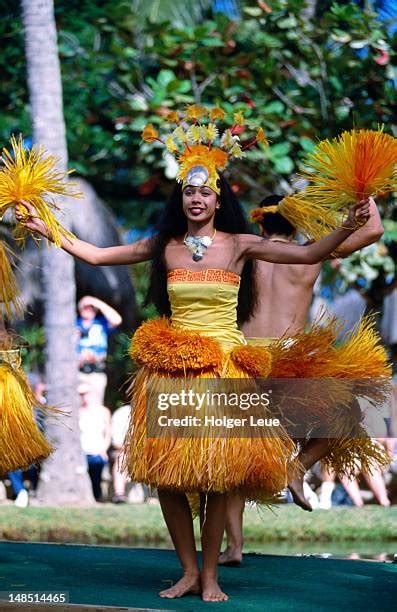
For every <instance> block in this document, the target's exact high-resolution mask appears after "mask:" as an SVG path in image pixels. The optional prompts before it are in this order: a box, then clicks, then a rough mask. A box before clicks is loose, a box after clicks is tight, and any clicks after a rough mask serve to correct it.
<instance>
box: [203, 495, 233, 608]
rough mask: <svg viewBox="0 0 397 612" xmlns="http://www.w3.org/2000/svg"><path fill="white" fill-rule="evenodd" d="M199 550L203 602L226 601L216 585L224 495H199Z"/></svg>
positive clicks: (223, 521) (222, 527)
mask: <svg viewBox="0 0 397 612" xmlns="http://www.w3.org/2000/svg"><path fill="white" fill-rule="evenodd" d="M200 503H201V514H202V517H203V522H202V528H201V548H202V556H203V569H202V571H201V588H202V595H201V597H202V599H203V601H226V600H227V599H228V596H227V595H226V594H225V593H223V592H222V591H221V589H220V587H219V584H218V559H219V553H220V551H221V546H222V538H223V532H224V530H225V524H226V494H216V493H208V494H206V495H201V499H200Z"/></svg>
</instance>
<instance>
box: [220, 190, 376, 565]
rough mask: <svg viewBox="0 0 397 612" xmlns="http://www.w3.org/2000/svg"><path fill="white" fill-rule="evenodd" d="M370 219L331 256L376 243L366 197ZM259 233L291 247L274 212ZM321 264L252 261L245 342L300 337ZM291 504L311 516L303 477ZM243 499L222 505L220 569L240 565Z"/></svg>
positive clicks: (315, 447)
mask: <svg viewBox="0 0 397 612" xmlns="http://www.w3.org/2000/svg"><path fill="white" fill-rule="evenodd" d="M282 199H283V198H282V196H278V195H272V196H269V197H267V198H265V199H264V200H263V201H262V202H261V204H260V206H261V207H267V206H275V205H277V204H278V203H279V202H280V201H281V200H282ZM272 210H273V209H272ZM370 213H371V216H370V219H369V220H368V221H367V223H366V224H365V225H364V226H363V227H362V228H360V229H359V230H357V231H356V232H355V233H354V234H352V235H351V236H349V238H348V239H347V240H345V242H343V243H342V244H341V245H340V246H339V247H338V250H337V252H336V253H335V256H336V257H347V256H348V255H351V253H353V252H354V251H358V250H359V249H361V248H363V247H364V246H367V245H369V244H372V243H373V242H376V241H377V240H379V239H380V238H381V236H382V235H383V226H382V222H381V219H380V216H379V212H378V209H377V207H376V204H375V201H374V200H373V199H372V198H370ZM259 225H260V229H261V234H262V235H263V236H264V237H266V238H268V239H269V240H271V241H272V242H291V241H292V240H293V239H294V237H295V234H296V229H295V228H294V226H293V225H291V223H290V222H289V221H288V220H287V219H286V218H285V217H283V216H282V215H281V214H280V213H279V212H277V211H275V212H266V213H265V214H264V215H263V218H262V220H261V221H260V222H259ZM321 267H322V263H321V262H320V263H318V264H313V265H307V264H293V265H292V264H275V263H269V262H266V261H258V262H257V278H258V287H260V294H259V302H258V307H257V309H256V311H255V313H254V315H253V316H252V318H251V319H250V320H249V321H248V322H247V323H245V324H244V325H243V326H242V331H243V332H244V335H245V336H246V338H280V337H281V336H283V335H284V334H285V333H286V332H288V336H290V337H293V336H294V335H295V334H297V333H299V332H301V331H302V330H303V329H304V327H305V325H306V322H307V318H308V313H309V308H310V305H311V301H312V296H313V287H314V284H315V282H316V280H317V278H318V276H319V274H320V272H321ZM328 445H329V442H328V440H327V439H323V440H322V439H319V438H313V439H312V440H309V442H308V443H307V444H306V445H305V446H304V448H303V449H302V450H301V452H300V454H299V458H300V461H301V463H302V464H303V466H304V467H305V469H306V470H308V469H309V468H310V467H311V466H312V465H313V464H314V463H316V461H318V460H319V459H320V458H321V457H323V456H324V455H325V454H326V452H327V449H328ZM289 489H290V491H291V493H292V496H293V499H294V501H295V503H297V504H298V505H299V506H301V507H302V508H303V509H304V510H309V511H311V510H312V508H311V506H310V504H309V503H308V502H307V501H306V499H305V496H304V492H303V478H297V479H296V480H294V481H292V482H290V483H289ZM244 505H245V500H244V499H243V498H241V497H240V496H238V495H229V496H228V501H227V514H226V533H227V547H226V550H225V551H224V552H223V553H222V554H221V555H220V557H219V564H220V565H225V564H227V565H238V564H239V563H241V560H242V549H243V513H244Z"/></svg>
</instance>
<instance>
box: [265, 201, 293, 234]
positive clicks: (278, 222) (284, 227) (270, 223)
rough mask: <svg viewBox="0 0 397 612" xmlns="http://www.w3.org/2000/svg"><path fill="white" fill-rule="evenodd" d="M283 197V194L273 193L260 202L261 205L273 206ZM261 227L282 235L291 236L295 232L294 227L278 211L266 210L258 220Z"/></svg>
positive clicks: (267, 232) (268, 232)
mask: <svg viewBox="0 0 397 612" xmlns="http://www.w3.org/2000/svg"><path fill="white" fill-rule="evenodd" d="M282 199H283V196H281V195H277V194H273V195H270V196H267V198H265V199H264V200H262V202H261V203H260V206H261V207H266V206H274V204H278V203H279V202H281V200H282ZM259 223H260V224H261V226H262V229H263V230H264V231H265V232H266V234H268V235H269V236H270V235H271V234H282V235H283V236H291V235H292V234H294V233H295V232H296V228H295V227H294V226H293V225H292V223H290V222H289V221H288V219H286V218H285V217H283V215H282V214H281V213H279V212H267V213H266V214H265V215H263V219H262V220H261V221H260V222H259Z"/></svg>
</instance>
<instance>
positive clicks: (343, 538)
mask: <svg viewBox="0 0 397 612" xmlns="http://www.w3.org/2000/svg"><path fill="white" fill-rule="evenodd" d="M197 531H198V529H197ZM244 532H245V541H246V545H247V546H248V547H249V546H250V545H251V547H252V546H254V545H255V544H257V545H260V544H266V543H277V542H280V543H282V542H308V543H309V542H311V543H313V542H331V543H341V542H355V543H358V542H390V543H391V542H397V507H396V506H394V507H391V508H380V507H379V506H366V507H364V508H342V507H340V508H333V509H332V510H317V511H315V512H312V513H308V512H304V511H303V510H301V509H300V508H297V507H296V506H293V505H288V506H278V507H275V508H272V510H268V509H260V510H258V509H256V508H247V509H246V512H245V523H244ZM0 539H5V540H25V541H32V542H70V543H83V544H113V545H129V546H167V547H168V546H170V545H171V542H170V539H169V537H168V533H167V529H166V527H165V525H164V522H163V519H162V516H161V511H160V508H159V507H158V506H152V505H147V504H144V505H136V506H134V505H125V506H114V505H111V504H104V505H101V506H95V507H93V508H38V507H36V508H35V507H29V508H26V509H19V508H15V506H11V505H8V506H0Z"/></svg>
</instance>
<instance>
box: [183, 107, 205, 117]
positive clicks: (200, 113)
mask: <svg viewBox="0 0 397 612" xmlns="http://www.w3.org/2000/svg"><path fill="white" fill-rule="evenodd" d="M207 115H208V110H207V109H206V108H204V106H199V105H198V104H190V105H189V106H187V107H186V119H201V118H203V117H207Z"/></svg>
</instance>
